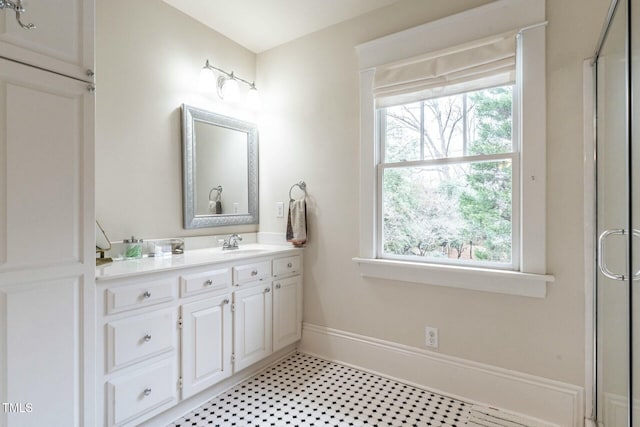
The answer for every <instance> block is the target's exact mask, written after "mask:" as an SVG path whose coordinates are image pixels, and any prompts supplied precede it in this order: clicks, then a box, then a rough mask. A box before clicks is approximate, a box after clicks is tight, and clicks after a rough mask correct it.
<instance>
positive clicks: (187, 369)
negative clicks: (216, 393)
mask: <svg viewBox="0 0 640 427" xmlns="http://www.w3.org/2000/svg"><path fill="white" fill-rule="evenodd" d="M181 312H182V313H181V314H182V315H181V318H182V352H181V356H182V363H181V366H182V398H183V399H186V398H188V397H191V396H193V395H194V394H196V393H198V392H200V391H202V390H204V389H206V388H209V387H211V386H212V385H214V384H216V383H218V382H220V381H222V380H224V379H225V378H228V377H230V376H231V373H232V364H231V354H232V348H231V336H232V333H233V329H232V323H231V294H230V293H224V294H222V295H219V296H217V297H215V298H207V299H203V300H200V299H199V300H197V301H194V302H191V303H187V304H184V305H183V306H182V308H181Z"/></svg>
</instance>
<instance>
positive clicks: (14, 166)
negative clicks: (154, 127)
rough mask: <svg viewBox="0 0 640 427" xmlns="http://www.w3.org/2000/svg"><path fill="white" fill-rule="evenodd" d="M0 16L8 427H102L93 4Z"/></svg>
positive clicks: (2, 360)
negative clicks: (98, 421)
mask: <svg viewBox="0 0 640 427" xmlns="http://www.w3.org/2000/svg"><path fill="white" fill-rule="evenodd" d="M25 6H26V8H27V10H26V11H25V13H23V14H22V20H23V22H24V23H34V24H35V25H36V28H35V29H33V30H25V29H23V28H21V27H20V26H19V25H18V24H17V22H16V19H15V13H13V12H11V11H8V10H4V11H0V402H2V403H3V405H2V406H0V426H9V427H13V426H19V427H23V426H24V427H30V426H34V427H36V426H37V427H40V426H43V425H51V426H54V425H55V426H85V425H86V426H91V425H94V423H95V420H94V409H95V402H94V396H95V394H94V388H95V381H94V376H95V369H94V357H95V349H94V335H95V334H94V327H95V320H94V319H95V302H94V301H95V300H94V297H95V294H94V270H95V261H94V257H95V253H94V246H95V242H94V239H95V232H94V222H95V218H94V196H93V189H94V94H93V89H94V87H93V71H92V70H93V30H94V24H93V21H94V18H93V15H94V3H93V0H56V1H55V2H45V1H30V2H25Z"/></svg>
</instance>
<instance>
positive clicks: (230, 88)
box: [222, 79, 240, 102]
mask: <svg viewBox="0 0 640 427" xmlns="http://www.w3.org/2000/svg"><path fill="white" fill-rule="evenodd" d="M239 92H240V88H239V87H238V81H237V80H236V79H225V81H224V83H223V84H222V96H223V98H224V100H225V101H231V102H233V101H237V100H238V95H239Z"/></svg>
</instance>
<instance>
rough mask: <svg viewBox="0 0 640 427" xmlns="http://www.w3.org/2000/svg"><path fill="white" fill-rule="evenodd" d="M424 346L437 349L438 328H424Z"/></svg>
mask: <svg viewBox="0 0 640 427" xmlns="http://www.w3.org/2000/svg"><path fill="white" fill-rule="evenodd" d="M424 336H425V345H426V346H427V347H431V348H438V328H434V327H431V326H426V327H425V328H424Z"/></svg>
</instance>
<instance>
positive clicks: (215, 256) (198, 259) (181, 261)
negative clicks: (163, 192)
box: [96, 243, 302, 280]
mask: <svg viewBox="0 0 640 427" xmlns="http://www.w3.org/2000/svg"><path fill="white" fill-rule="evenodd" d="M300 251H302V249H298V248H294V247H292V246H284V245H264V244H257V243H254V244H247V245H240V249H234V250H226V251H223V250H222V248H208V249H195V250H187V251H185V252H184V254H182V255H172V256H170V257H160V258H154V257H150V258H141V259H129V260H123V261H114V262H112V263H109V264H105V265H101V266H99V267H96V280H110V279H120V278H123V277H130V276H138V275H142V274H149V273H158V272H164V271H171V270H179V269H182V268H189V267H198V266H202V265H208V264H217V263H224V262H235V261H236V260H240V259H244V258H254V257H264V256H273V255H278V254H281V253H285V252H300Z"/></svg>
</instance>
